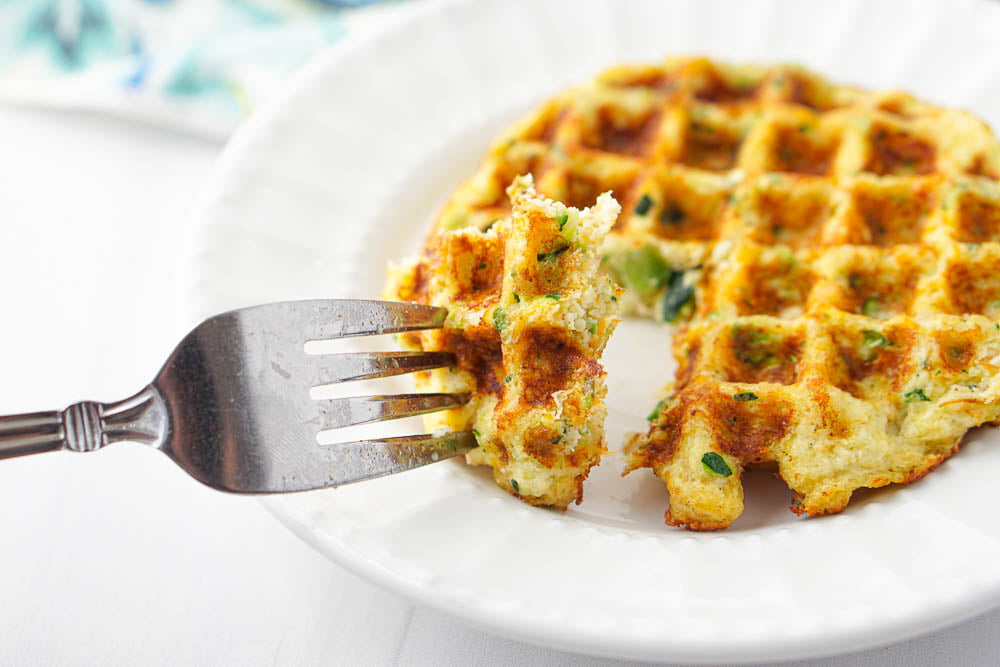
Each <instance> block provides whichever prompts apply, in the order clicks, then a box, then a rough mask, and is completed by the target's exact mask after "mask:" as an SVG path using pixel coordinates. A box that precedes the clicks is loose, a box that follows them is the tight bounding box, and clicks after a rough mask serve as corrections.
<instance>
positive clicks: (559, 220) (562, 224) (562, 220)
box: [556, 213, 569, 232]
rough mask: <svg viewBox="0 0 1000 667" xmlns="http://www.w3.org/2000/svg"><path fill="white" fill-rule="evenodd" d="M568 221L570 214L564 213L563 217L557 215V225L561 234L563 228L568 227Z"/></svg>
mask: <svg viewBox="0 0 1000 667" xmlns="http://www.w3.org/2000/svg"><path fill="white" fill-rule="evenodd" d="M567 220H569V214H568V213H563V214H562V215H557V216H556V224H558V225H559V231H560V232H561V231H562V230H563V227H565V226H566V221H567Z"/></svg>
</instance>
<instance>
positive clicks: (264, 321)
mask: <svg viewBox="0 0 1000 667" xmlns="http://www.w3.org/2000/svg"><path fill="white" fill-rule="evenodd" d="M446 315H447V311H445V310H444V309H443V308H432V307H429V306H418V305H413V304H403V303H388V302H382V301H354V300H316V301H288V302H282V303H273V304H269V305H264V306H255V307H252V308H243V309H241V310H233V311H230V312H228V313H223V314H221V315H217V316H215V317H212V318H209V319H207V320H205V321H204V322H202V323H201V324H200V325H198V326H197V327H196V328H195V329H194V330H193V331H191V333H189V334H188V335H187V336H186V337H185V338H184V340H182V341H181V343H180V345H178V346H177V348H176V349H175V350H174V352H173V354H171V355H170V358H169V359H168V360H167V362H166V364H164V366H163V368H162V369H161V370H160V372H159V374H158V375H157V376H156V379H155V380H153V382H152V383H151V384H150V385H148V386H147V387H145V388H144V389H143V390H142V391H140V392H139V393H137V394H135V395H134V396H132V397H130V398H126V399H125V400H123V401H118V402H116V403H96V402H93V401H84V402H81V403H75V404H73V405H71V406H69V407H68V408H66V409H65V410H62V411H55V412H35V413H31V414H22V415H12V416H7V417H0V458H10V457H14V456H23V455H26V454H37V453H41V452H49V451H55V450H60V449H64V450H69V451H72V452H92V451H95V450H97V449H100V448H101V447H104V446H106V445H110V444H112V443H116V442H121V441H134V442H141V443H145V444H147V445H149V446H151V447H155V448H157V449H159V450H160V451H162V452H163V453H164V454H166V455H167V456H169V457H170V458H172V459H173V460H174V461H175V462H176V463H177V464H178V465H179V466H180V467H181V468H183V469H184V470H186V471H187V472H188V473H189V474H190V475H191V476H192V477H194V478H195V479H197V480H198V481H200V482H203V483H205V484H207V485H208V486H211V487H213V488H216V489H220V490H223V491H231V492H235V493H285V492H290V491H305V490H309V489H319V488H324V487H330V486H338V485H340V484H347V483H350V482H357V481H361V480H365V479H370V478H373V477H380V476H382V475H389V474H393V473H397V472H401V471H403V470H409V469H411V468H415V467H417V466H422V465H424V464H427V463H432V462H434V461H440V460H443V459H446V458H450V457H452V456H455V455H458V454H464V453H465V452H467V451H469V450H470V449H472V448H473V447H475V446H476V444H475V438H474V436H473V434H472V433H471V432H468V431H463V432H455V433H448V434H444V435H439V436H434V435H430V434H425V435H415V436H404V437H392V438H382V439H370V440H356V441H353V442H345V443H341V444H334V445H320V444H319V443H318V441H317V439H316V435H317V433H318V432H319V431H321V430H326V429H334V428H340V427H344V426H352V425H356V424H365V423H369V422H376V421H382V420H385V419H394V418H398V417H408V416H412V415H420V414H426V413H428V412H433V411H435V410H442V409H446V408H453V407H457V406H459V405H461V404H463V403H464V402H465V401H466V400H468V396H467V395H462V394H400V395H387V396H356V397H348V398H335V399H331V400H326V401H322V400H315V399H313V398H311V397H310V395H309V390H310V388H312V387H315V386H322V385H329V384H335V383H338V382H348V381H351V380H361V379H366V378H380V377H388V376H391V375H399V374H402V373H409V372H412V371H418V370H426V369H430V368H437V367H441V366H448V365H451V364H452V363H454V358H453V357H452V355H451V354H449V353H447V352H373V353H368V352H357V353H340V354H332V355H307V354H306V352H305V348H304V346H305V341H307V340H325V339H333V338H346V337H351V336H368V335H373V334H384V333H399V332H404V331H415V330H419V329H431V328H437V327H440V326H442V324H443V323H444V319H445V316H446Z"/></svg>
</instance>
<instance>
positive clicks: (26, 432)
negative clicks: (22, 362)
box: [0, 386, 169, 459]
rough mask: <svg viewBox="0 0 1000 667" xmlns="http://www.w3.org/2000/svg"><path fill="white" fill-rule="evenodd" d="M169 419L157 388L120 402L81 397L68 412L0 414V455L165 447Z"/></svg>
mask: <svg viewBox="0 0 1000 667" xmlns="http://www.w3.org/2000/svg"><path fill="white" fill-rule="evenodd" d="M168 436H169V419H168V417H167V410H166V406H165V404H164V402H163V399H162V398H161V397H160V393H159V392H158V391H157V390H156V389H155V388H154V387H152V386H149V387H146V388H145V389H143V390H142V391H140V392H139V393H138V394H136V395H135V396H131V397H129V398H126V399H125V400H124V401H118V402H117V403H96V402H94V401H81V402H80V403H74V404H73V405H71V406H69V407H68V408H66V409H65V410H61V411H51V412H29V413H26V414H21V415H7V416H0V459H9V458H14V457H15V456H27V455H28V454H41V453H43V452H52V451H56V450H59V449H65V450H67V451H71V452H92V451H94V450H97V449H100V448H101V447H104V446H105V445H110V444H111V443H114V442H121V441H125V440H129V441H138V442H144V443H146V444H150V445H153V446H155V447H159V446H161V445H162V444H163V443H164V442H165V441H166V438H167V437H168Z"/></svg>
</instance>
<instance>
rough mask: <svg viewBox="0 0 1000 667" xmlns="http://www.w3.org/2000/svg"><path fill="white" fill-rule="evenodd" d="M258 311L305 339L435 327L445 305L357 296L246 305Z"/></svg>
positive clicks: (442, 319)
mask: <svg viewBox="0 0 1000 667" xmlns="http://www.w3.org/2000/svg"><path fill="white" fill-rule="evenodd" d="M254 310H257V311H259V314H260V315H268V316H269V315H273V316H276V317H278V318H280V319H279V320H278V321H280V322H282V325H283V326H284V327H285V328H286V329H287V330H288V331H297V332H300V333H301V335H303V336H304V337H305V339H306V340H325V339H329V338H347V337H351V336H370V335H376V334H386V333H400V332H403V331H415V330H417V329H435V328H437V327H440V326H442V325H443V324H444V320H445V317H447V315H448V311H447V310H446V309H444V308H435V307H433V306H421V305H417V304H413V303H393V302H390V301H364V300H360V299H315V300H311V301H286V302H283V303H273V304H269V305H266V306H257V307H255V308H248V309H246V310H245V311H244V312H245V313H249V312H251V311H254Z"/></svg>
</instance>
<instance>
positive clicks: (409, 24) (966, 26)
mask: <svg viewBox="0 0 1000 667" xmlns="http://www.w3.org/2000/svg"><path fill="white" fill-rule="evenodd" d="M998 34H1000V5H996V4H993V3H988V4H987V3H985V2H983V3H979V2H971V1H970V2H949V3H947V4H946V3H932V4H928V5H926V6H916V5H915V4H914V3H911V2H883V3H866V4H865V5H864V7H862V4H861V2H853V3H831V2H823V3H815V4H812V3H799V2H796V3H792V2H789V3H784V2H761V3H751V2H743V3H739V4H736V3H723V2H701V1H699V2H694V1H691V2H680V1H675V2H671V3H666V2H653V1H638V0H633V1H632V2H628V3H619V2H613V1H612V0H606V1H603V2H600V1H595V2H587V3H582V2H578V1H574V0H562V1H551V2H537V1H536V0H517V1H510V0H508V1H507V2H503V3H499V2H494V3H473V2H463V1H459V2H435V3H431V4H420V5H417V6H415V7H414V8H412V10H411V11H410V12H409V13H408V15H407V16H406V18H405V20H400V21H398V22H396V23H394V24H393V25H391V26H389V27H386V28H385V29H384V30H382V31H381V32H379V33H377V34H374V35H370V36H369V37H367V38H365V39H363V40H359V41H352V42H347V43H345V44H344V45H342V46H340V47H338V48H335V49H334V50H332V51H330V52H328V53H326V54H325V55H324V56H323V57H321V58H319V59H318V60H317V61H315V62H314V63H313V64H312V66H310V67H309V68H307V69H306V70H305V71H304V72H302V74H301V75H300V76H298V77H297V79H296V80H295V81H294V82H293V83H292V85H291V86H290V89H289V90H288V91H287V94H285V95H283V96H282V97H281V98H280V100H278V101H277V102H276V103H275V104H273V105H271V106H270V107H268V108H267V109H265V110H264V111H262V112H261V113H259V114H257V115H256V116H255V117H254V118H253V119H251V121H250V122H248V123H247V124H246V125H245V127H243V128H242V130H241V131H240V132H239V133H238V134H237V136H236V137H234V139H233V140H232V142H231V143H230V145H229V147H228V148H227V150H226V151H225V153H224V156H223V158H222V159H221V161H220V164H219V168H218V170H217V172H216V175H215V178H214V181H213V183H212V185H211V187H210V188H209V193H210V194H209V195H208V197H207V200H206V202H205V203H204V205H203V206H202V207H201V210H200V217H199V224H198V225H197V233H196V239H195V243H194V247H193V250H192V255H191V258H190V259H191V261H190V263H189V265H188V268H189V272H188V277H189V278H190V280H188V281H187V284H186V285H185V287H184V296H183V299H184V306H185V312H186V316H187V317H188V319H189V320H190V321H191V322H193V321H195V320H196V319H199V318H200V317H202V316H206V315H208V314H210V313H213V312H217V311H221V310H225V309H228V308H233V307H237V306H243V305H249V304H253V303H258V302H264V301H272V300H279V299H291V298H306V297H329V296H342V297H377V296H378V294H379V292H380V288H381V282H382V277H383V268H384V266H385V264H386V261H387V260H389V259H392V258H399V257H402V256H405V255H408V254H410V253H411V252H413V251H414V250H415V249H416V248H417V244H418V242H419V239H420V238H421V237H422V236H423V234H424V233H425V230H426V229H427V225H428V223H429V221H430V218H431V215H432V213H433V211H434V210H435V208H436V207H437V206H438V205H439V204H440V203H441V202H442V201H443V199H444V198H445V197H446V195H447V194H448V192H449V191H450V190H451V189H452V188H453V187H454V185H455V184H457V183H458V182H459V180H461V179H462V178H463V177H465V176H467V175H469V174H471V173H472V170H473V168H474V167H475V165H476V164H477V163H478V161H479V159H480V157H481V156H482V154H483V152H484V149H485V147H486V145H487V143H488V142H489V139H490V138H491V137H492V136H493V135H495V134H496V133H497V131H498V130H499V129H500V128H502V127H503V126H504V125H505V124H506V123H507V122H509V121H510V120H511V119H512V118H514V117H516V116H517V115H518V114H519V113H521V112H523V111H525V110H527V109H529V108H530V107H531V106H532V105H533V104H535V103H537V102H538V101H539V100H541V99H543V98H544V97H545V96H548V95H550V94H552V93H555V92H556V91H558V90H560V89H561V88H562V87H564V86H565V85H567V84H570V83H572V82H578V81H583V80H586V79H587V78H589V77H591V76H592V75H594V74H595V73H597V72H598V71H600V70H601V69H602V68H604V67H606V66H609V65H612V64H615V63H620V62H626V61H656V60H658V59H660V58H661V57H663V56H664V55H666V54H668V53H690V52H702V53H707V54H710V55H712V56H713V57H716V58H719V59H728V60H732V61H747V60H754V61H760V62H765V63H767V62H776V61H787V60H792V61H798V62H801V63H803V64H806V65H809V66H812V67H814V68H816V69H818V70H819V71H820V72H823V73H825V74H826V75H828V76H829V77H830V78H832V79H833V80H835V81H840V82H853V83H857V84H861V85H865V86H871V87H879V88H885V87H900V88H905V89H908V90H911V91H914V92H915V93H917V94H918V95H920V96H921V97H924V98H926V99H929V100H932V101H935V102H939V103H943V104H949V105H952V106H962V107H969V108H972V109H973V110H975V111H976V112H978V113H979V114H980V115H982V116H984V117H985V118H986V119H987V120H988V121H990V122H991V124H993V125H994V126H997V125H998V124H997V120H998V119H1000V95H996V94H994V93H992V92H991V91H993V90H996V89H997V86H996V85H994V84H996V83H998V82H1000V50H997V49H996V39H997V37H996V36H997V35H998ZM636 351H641V352H642V354H641V356H640V355H639V354H637V352H636ZM669 356H670V355H669V339H668V335H667V334H666V332H664V331H663V330H661V329H659V328H657V327H656V326H654V325H651V324H644V323H635V322H626V323H625V324H624V325H623V326H622V327H621V328H620V329H619V333H618V334H616V337H615V338H614V340H613V343H612V345H611V346H610V348H609V350H608V353H607V357H606V359H607V365H608V367H609V370H610V374H611V375H610V397H609V404H610V408H611V416H610V419H609V422H608V428H609V432H610V442H611V443H612V445H613V446H614V445H615V443H618V442H620V438H621V435H622V433H623V432H624V431H626V430H637V429H642V428H643V427H644V420H643V416H644V414H645V412H646V411H647V410H648V408H649V406H650V404H651V402H652V397H653V394H654V392H655V390H656V389H657V387H658V385H659V384H660V383H661V382H662V381H663V380H664V379H665V378H666V373H668V372H669V371H670V362H669ZM385 428H388V427H384V428H383V432H384V430H385ZM403 428H404V429H405V427H403ZM410 428H411V429H412V426H411V427H410ZM398 430H399V428H398V427H397V431H398ZM404 432H405V430H404ZM410 432H412V430H411V431H410ZM997 439H998V438H997V434H996V433H995V432H993V431H989V432H985V431H984V432H980V433H977V434H974V435H973V436H972V437H970V438H969V442H968V444H967V445H966V446H965V447H964V448H963V450H962V452H960V453H959V454H958V455H957V456H956V457H955V458H953V459H952V460H950V461H948V462H947V463H946V464H945V465H943V466H942V467H941V468H940V469H939V470H937V471H936V472H934V473H933V474H932V475H930V476H929V477H928V478H926V479H925V480H924V481H921V482H919V483H917V484H914V485H912V486H910V487H905V488H893V489H889V490H882V491H880V492H871V493H859V494H858V498H857V499H856V500H855V501H854V502H853V503H852V504H851V506H850V507H849V508H848V510H847V511H846V512H845V513H844V514H842V515H840V516H836V517H829V518H823V519H813V520H799V519H796V518H794V517H793V516H792V515H791V514H790V513H788V512H787V510H786V505H787V501H788V497H787V490H785V489H784V488H782V487H781V485H780V484H778V483H777V482H775V481H773V480H772V478H770V477H769V476H767V475H763V476H760V475H751V476H750V478H749V479H748V484H747V486H748V492H747V505H748V511H747V513H746V515H745V516H744V517H742V518H741V519H740V520H739V521H738V522H737V523H736V524H735V525H734V526H733V528H731V529H730V530H728V531H725V532H723V533H717V534H692V533H687V532H684V531H680V530H676V529H671V528H667V527H666V526H664V524H663V516H662V512H663V509H664V506H665V504H666V492H665V490H664V488H663V485H662V484H661V483H660V482H659V481H658V480H656V479H655V478H654V477H653V476H652V475H651V474H650V473H648V472H646V471H643V472H641V473H638V474H633V475H631V476H629V477H627V478H625V479H624V480H622V479H619V478H618V472H619V470H620V462H619V461H618V460H616V459H614V458H611V459H609V460H607V461H606V462H605V463H604V465H603V466H602V467H600V468H599V469H597V470H596V471H595V472H594V474H593V476H592V478H591V479H590V480H589V481H588V482H587V484H586V487H585V492H586V500H585V502H584V503H583V504H582V505H580V506H577V507H573V508H572V509H570V510H569V511H568V512H566V513H565V514H560V513H555V512H551V511H546V510H540V509H533V508H530V507H527V506H525V505H523V504H521V503H520V502H518V501H517V500H515V499H514V498H512V497H510V496H508V495H506V494H505V493H503V492H501V491H500V490H498V489H497V488H496V487H494V486H493V484H492V483H491V482H490V481H489V477H488V475H486V474H485V473H484V472H483V471H482V470H474V469H469V468H466V467H465V466H464V465H462V464H460V463H457V462H454V461H452V462H448V463H443V464H439V465H435V466H430V467H428V468H424V469H422V470H418V471H414V472H411V473H407V474H405V475H400V476H396V477H393V478H387V479H381V480H375V481H372V482H368V483H364V484H359V485H355V486H350V487H344V488H341V489H339V490H332V491H324V492H314V493H309V494H300V495H296V496H288V497H280V498H274V499H272V500H270V501H268V507H269V508H270V509H271V510H272V511H273V512H275V513H276V514H277V515H278V516H279V517H280V518H281V519H282V521H284V522H285V523H286V524H287V525H288V526H289V527H290V528H291V529H292V530H294V531H295V532H297V533H298V534H300V535H302V536H303V537H304V538H305V539H306V540H307V541H308V542H309V543H310V544H312V545H314V546H315V547H316V548H318V549H319V550H321V551H322V552H323V553H325V554H327V555H329V556H330V557H331V558H332V559H334V560H336V561H337V562H339V563H341V564H342V565H344V566H346V567H348V568H350V569H352V570H353V571H355V572H357V573H359V574H361V575H363V576H365V577H367V578H368V579H370V580H372V581H375V582H378V583H379V584H381V585H383V586H385V587H386V588H389V589H391V590H393V591H396V592H398V593H400V594H402V595H405V596H407V597H409V598H411V599H413V600H415V601H418V602H420V603H422V604H426V605H428V606H431V607H434V608H435V609H438V610H440V611H444V612H447V613H450V614H453V615H455V616H457V617H459V618H461V619H463V620H464V621H466V622H469V623H472V624H475V625H478V626H480V627H483V628H485V629H488V630H491V631H495V632H498V633H501V634H504V635H508V636H511V637H515V638H520V639H524V640H527V641H532V642H537V643H540V644H545V645H549V646H553V647H557V648H562V649H567V650H573V651H581V652H590V653H594V654H601V655H606V656H621V657H632V658H644V659H654V660H692V661H694V660H702V661H708V660H711V661H742V660H768V659H775V658H802V657H806V656H817V655H822V654H830V653H836V652H844V651H849V650H858V649H861V648H865V647H869V646H873V645H877V644H881V643H888V642H892V641H896V640H899V639H903V638H906V637H910V636H913V635H916V634H920V633H924V632H927V631H930V630H932V629H934V628H938V627H941V626H943V625H946V624H949V623H953V622H957V621H959V620H961V619H963V618H966V617H969V616H971V615H973V614H976V613H979V612H981V611H984V610H986V609H988V608H990V607H992V606H994V605H995V604H996V601H997V600H1000V521H998V520H997V518H996V513H995V511H993V509H992V508H993V506H994V505H995V504H996V498H995V496H996V493H995V492H994V491H993V489H994V488H995V486H994V484H995V478H996V475H995V473H994V471H995V470H998V469H1000V449H997V448H996V447H991V446H990V445H991V443H995V441H996V440H997Z"/></svg>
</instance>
